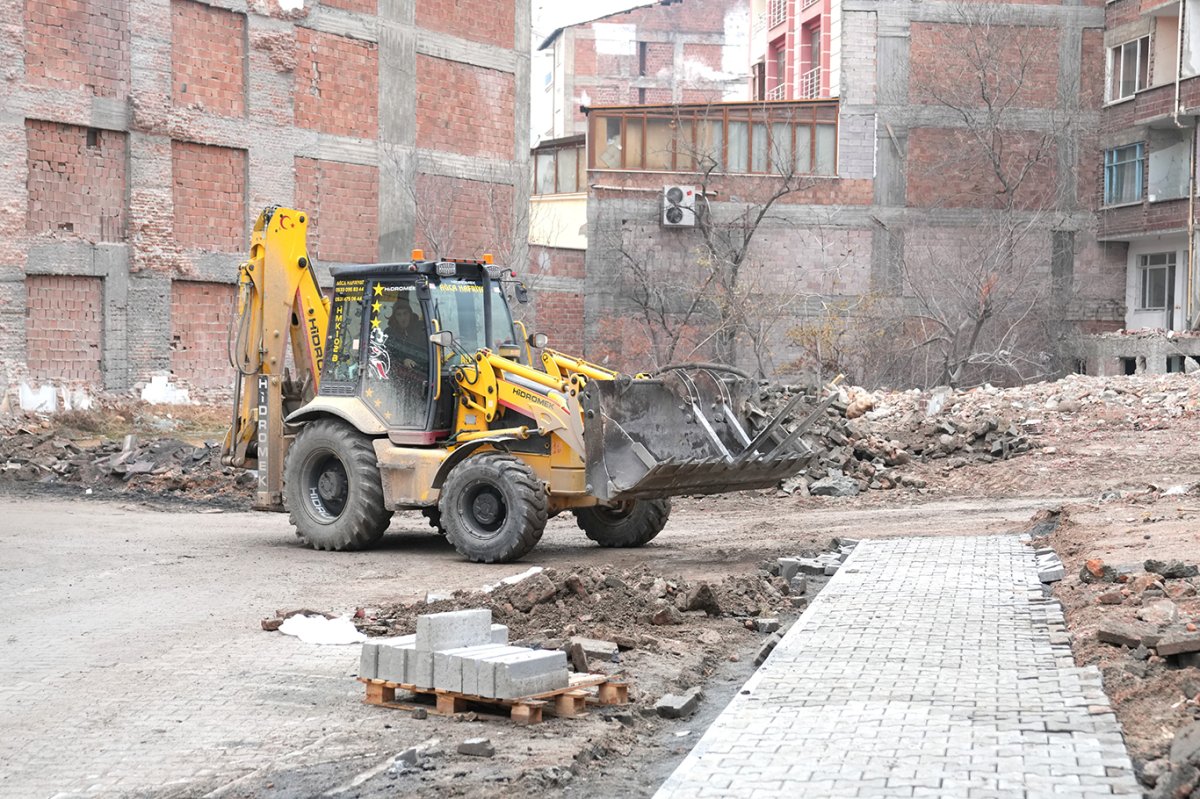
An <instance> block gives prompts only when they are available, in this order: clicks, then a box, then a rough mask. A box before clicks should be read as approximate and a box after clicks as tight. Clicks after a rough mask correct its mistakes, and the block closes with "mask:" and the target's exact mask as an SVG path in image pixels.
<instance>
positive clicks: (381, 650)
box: [358, 635, 414, 682]
mask: <svg viewBox="0 0 1200 799" xmlns="http://www.w3.org/2000/svg"><path fill="white" fill-rule="evenodd" d="M413 640H414V636H411V635H401V636H398V637H395V638H374V639H371V640H369V641H364V642H363V645H362V654H361V655H360V656H359V660H358V676H359V677H363V678H365V679H369V680H376V679H378V680H390V681H392V682H400V681H402V678H403V671H404V667H403V659H401V661H400V664H399V668H397V667H396V664H395V661H394V658H393V657H392V652H391V650H392V649H393V648H394V647H397V646H409V647H411V646H412V645H413ZM381 660H382V661H383V662H384V664H385V668H383V669H381V668H380V661H381ZM390 674H398V675H399V676H396V677H392V676H389V675H390Z"/></svg>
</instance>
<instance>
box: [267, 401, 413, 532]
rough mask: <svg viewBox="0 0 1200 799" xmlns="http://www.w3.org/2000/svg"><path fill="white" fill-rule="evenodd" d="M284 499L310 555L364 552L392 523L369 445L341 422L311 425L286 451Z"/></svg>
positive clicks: (373, 449) (320, 420) (304, 429)
mask: <svg viewBox="0 0 1200 799" xmlns="http://www.w3.org/2000/svg"><path fill="white" fill-rule="evenodd" d="M283 495H284V500H285V501H286V503H287V507H288V512H289V518H290V519H291V521H292V524H293V525H295V527H296V535H297V536H298V537H299V538H300V540H301V541H303V542H304V543H305V544H307V545H308V546H310V547H312V548H313V549H325V550H337V551H339V552H342V551H347V550H357V549H367V548H369V547H371V546H373V545H374V544H375V543H376V542H378V541H379V539H380V538H382V537H383V534H384V532H386V531H387V528H388V524H389V523H390V522H391V520H392V511H390V510H388V509H387V508H385V507H384V504H383V485H382V483H381V482H380V480H379V464H378V462H377V461H376V459H375V448H374V447H373V446H371V439H369V438H367V437H366V436H364V435H363V434H362V433H359V432H358V431H357V430H355V429H354V428H352V427H350V426H349V425H348V424H346V423H345V422H341V421H338V420H336V419H318V420H317V421H314V422H309V423H308V424H306V425H305V426H304V428H303V429H302V430H301V431H300V433H299V435H297V436H296V440H295V441H293V442H292V445H291V446H290V447H288V453H287V461H286V462H285V463H284V467H283Z"/></svg>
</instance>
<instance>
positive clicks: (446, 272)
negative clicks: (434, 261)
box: [437, 261, 458, 277]
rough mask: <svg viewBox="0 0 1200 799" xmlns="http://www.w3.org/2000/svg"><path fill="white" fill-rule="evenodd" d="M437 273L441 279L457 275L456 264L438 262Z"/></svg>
mask: <svg viewBox="0 0 1200 799" xmlns="http://www.w3.org/2000/svg"><path fill="white" fill-rule="evenodd" d="M437 273H438V275H439V276H441V277H454V276H455V275H457V274H458V264H452V263H447V262H446V261H439V262H438V265H437Z"/></svg>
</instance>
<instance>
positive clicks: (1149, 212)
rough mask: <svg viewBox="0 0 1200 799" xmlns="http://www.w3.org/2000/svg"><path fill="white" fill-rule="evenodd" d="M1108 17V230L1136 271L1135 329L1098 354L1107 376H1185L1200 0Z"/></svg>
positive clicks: (1196, 296)
mask: <svg viewBox="0 0 1200 799" xmlns="http://www.w3.org/2000/svg"><path fill="white" fill-rule="evenodd" d="M1104 11H1105V31H1104V49H1105V53H1106V61H1105V66H1106V76H1107V79H1106V81H1105V83H1104V87H1103V94H1102V95H1101V96H1100V97H1098V98H1097V99H1098V100H1101V101H1102V103H1103V107H1102V110H1101V112H1100V130H1101V147H1102V148H1103V156H1102V157H1103V161H1102V162H1100V163H1098V164H1097V166H1096V168H1097V169H1098V168H1100V165H1101V163H1102V167H1103V185H1102V187H1101V188H1100V191H1099V194H1100V197H1099V203H1098V206H1099V209H1100V210H1099V233H1100V237H1101V239H1103V240H1104V241H1107V242H1109V243H1110V245H1111V246H1112V247H1113V248H1114V249H1115V250H1117V252H1118V253H1119V257H1120V260H1121V263H1122V264H1123V266H1124V267H1125V268H1124V274H1125V283H1124V291H1123V293H1122V294H1123V298H1124V309H1125V313H1124V319H1123V322H1124V330H1123V331H1122V332H1120V333H1114V334H1108V335H1104V336H1099V337H1097V338H1095V339H1094V340H1092V341H1091V342H1090V345H1091V346H1090V349H1091V353H1092V358H1093V361H1094V362H1095V364H1096V366H1097V369H1098V370H1099V371H1101V372H1103V373H1107V374H1114V373H1116V374H1120V373H1125V374H1132V373H1135V372H1151V373H1160V372H1172V371H1183V370H1184V369H1185V368H1188V367H1189V366H1190V367H1194V366H1195V362H1194V361H1192V362H1191V363H1189V359H1190V358H1194V357H1195V356H1197V355H1200V337H1198V336H1196V335H1195V334H1194V332H1193V331H1194V330H1195V328H1196V327H1197V324H1198V323H1200V279H1198V277H1197V274H1196V267H1195V262H1196V258H1195V252H1196V213H1195V201H1194V197H1195V195H1196V183H1195V180H1196V178H1195V169H1196V122H1197V118H1198V117H1200V2H1196V1H1195V0H1184V1H1183V2H1179V1H1178V0H1172V2H1159V3H1145V2H1138V1H1137V0H1114V1H1113V2H1110V3H1108V4H1106V5H1105V9H1104Z"/></svg>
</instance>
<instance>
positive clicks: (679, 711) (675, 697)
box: [654, 688, 704, 719]
mask: <svg viewBox="0 0 1200 799" xmlns="http://www.w3.org/2000/svg"><path fill="white" fill-rule="evenodd" d="M703 698H704V691H703V690H701V689H700V688H691V689H689V690H688V691H685V692H684V693H683V694H667V695H666V696H664V697H662V698H661V699H659V700H658V702H656V703H655V704H654V710H655V711H656V712H657V713H658V715H660V716H662V717H663V718H664V719H682V718H686V717H688V716H690V715H692V714H693V713H695V712H696V710H697V709H698V708H699V707H700V700H701V699H703Z"/></svg>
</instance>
